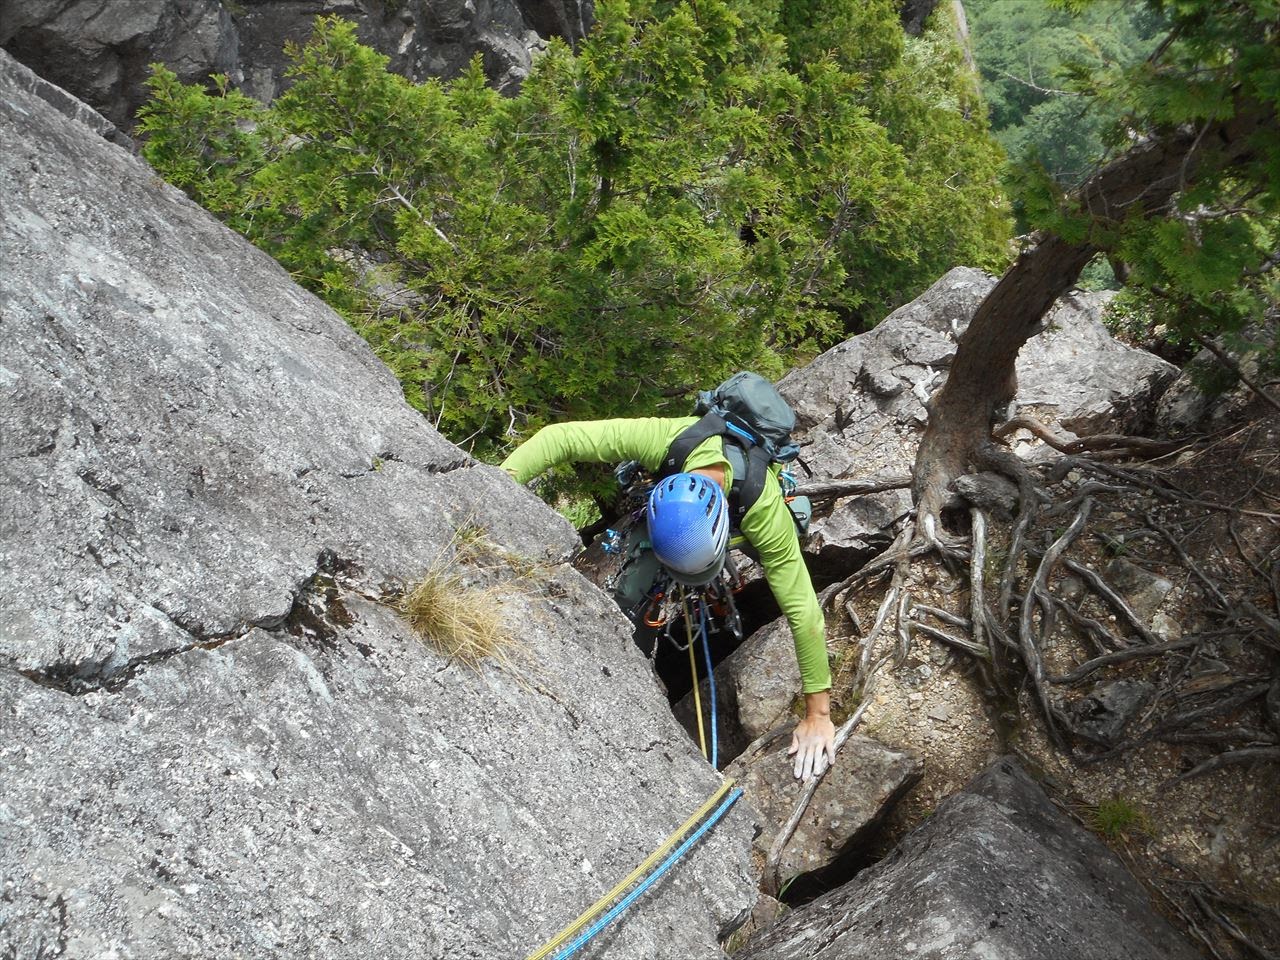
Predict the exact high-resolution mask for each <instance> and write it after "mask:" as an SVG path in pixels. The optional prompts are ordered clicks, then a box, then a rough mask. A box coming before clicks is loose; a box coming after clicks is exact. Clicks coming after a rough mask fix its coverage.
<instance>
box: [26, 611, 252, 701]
mask: <svg viewBox="0 0 1280 960" xmlns="http://www.w3.org/2000/svg"><path fill="white" fill-rule="evenodd" d="M175 623H176V621H175ZM178 626H179V627H180V628H181V624H178ZM251 628H252V625H250V626H246V627H243V628H240V629H237V630H232V631H229V632H227V633H223V634H212V635H210V636H208V637H199V638H196V639H195V640H193V642H191V643H187V644H182V645H181V646H177V647H170V648H168V649H166V650H157V651H156V652H155V653H148V654H145V655H143V656H141V657H134V658H133V659H131V660H129V661H127V662H126V663H125V664H124V666H122V667H119V668H117V669H114V670H111V671H110V672H109V673H104V672H102V668H103V665H102V664H84V663H78V664H77V663H57V664H53V665H51V666H48V667H43V668H41V669H39V670H19V671H18V673H20V674H22V675H23V676H24V677H26V678H27V679H28V680H30V681H31V682H32V683H35V684H38V685H40V686H42V687H48V688H50V689H52V690H59V691H61V692H62V693H66V694H70V695H71V696H74V697H81V696H84V695H85V694H86V693H94V692H96V691H106V692H108V693H118V692H119V691H120V690H122V689H124V688H125V687H126V686H127V685H128V684H129V682H130V681H131V680H133V679H134V678H135V677H136V676H137V675H138V673H139V672H140V671H142V670H143V669H145V668H146V667H149V666H152V665H153V664H157V663H163V662H164V661H166V660H170V659H172V658H174V657H179V656H182V655H183V654H185V653H190V652H191V651H192V650H213V649H216V648H217V647H220V646H222V645H223V644H224V643H227V642H229V641H231V640H238V639H239V638H240V637H242V636H244V635H245V634H246V633H248V632H249V630H250V629H251ZM182 629H185V628H182ZM187 632H188V633H190V631H187ZM193 636H194V635H193Z"/></svg>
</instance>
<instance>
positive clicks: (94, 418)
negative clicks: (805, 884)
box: [0, 54, 757, 958]
mask: <svg viewBox="0 0 1280 960" xmlns="http://www.w3.org/2000/svg"><path fill="white" fill-rule="evenodd" d="M29 80H30V75H29V74H28V73H27V72H26V71H25V69H24V68H22V67H20V66H18V65H16V64H15V63H13V61H11V60H10V59H9V58H8V57H7V55H3V54H0V139H2V141H3V143H4V149H3V150H0V191H3V196H4V198H5V199H4V204H3V207H2V208H0V260H2V261H3V263H4V264H5V269H4V270H3V272H0V343H3V345H4V346H3V351H2V352H0V438H2V439H0V450H2V451H3V455H2V457H0V884H2V885H0V956H4V957H24V958H25V957H38V956H50V955H54V954H57V953H60V954H61V955H65V956H68V957H108V956H119V957H139V958H141V957H148V958H150V957H209V958H217V957H278V956H317V957H352V958H356V957H359V958H367V957H388V958H393V957H442V956H449V957H473V958H492V957H516V956H525V955H527V954H528V953H529V952H531V951H532V950H534V949H536V948H537V947H538V946H539V945H540V944H541V943H542V942H543V941H544V940H546V939H547V938H549V937H550V936H551V935H553V934H554V933H555V932H557V931H558V930H559V929H560V928H561V927H562V926H563V925H565V924H566V923H568V922H569V921H570V920H572V919H573V918H574V917H576V916H577V915H578V913H579V912H581V911H582V910H583V909H585V908H586V907H587V906H588V905H589V904H591V903H592V902H593V901H595V900H596V899H597V898H598V897H599V896H600V895H601V894H602V893H604V892H605V891H606V890H608V889H609V888H610V887H611V886H612V885H613V884H614V883H615V882H616V881H617V880H618V879H620V878H621V877H623V876H625V875H626V874H627V873H628V872H630V871H631V870H632V869H633V868H634V867H635V866H636V865H637V864H638V863H639V862H640V861H642V860H643V859H644V858H645V856H646V855H648V854H649V853H650V852H651V851H652V850H653V849H654V848H655V847H657V846H658V844H659V843H660V842H661V841H662V840H663V839H664V838H666V837H667V835H668V834H669V833H670V832H671V831H672V830H674V829H675V828H676V827H677V826H678V825H679V824H680V823H682V822H683V821H684V820H685V818H686V817H688V816H689V814H690V813H692V812H693V811H694V810H695V809H697V808H698V807H699V806H700V805H701V804H702V802H703V801H704V800H705V799H706V798H707V797H708V796H709V795H710V794H711V793H712V792H713V791H714V790H715V789H716V788H717V786H718V784H719V783H720V778H719V776H718V775H717V774H716V773H715V772H714V771H713V770H711V769H710V767H709V766H708V765H707V764H706V763H704V762H703V761H702V759H701V758H700V757H699V756H698V755H697V750H696V747H695V746H694V745H693V744H692V743H691V742H690V741H689V739H688V737H687V736H686V735H685V734H684V732H683V731H682V730H681V729H680V728H679V726H678V725H677V724H676V722H675V721H674V720H673V718H672V716H671V714H670V711H669V710H668V708H667V704H666V702H665V700H664V698H663V697H662V695H661V693H660V691H659V690H658V688H657V686H656V684H655V683H654V681H653V678H652V677H651V675H650V672H649V665H648V663H647V662H646V661H645V660H644V658H643V657H642V656H641V655H640V654H639V652H638V651H637V650H636V649H635V647H634V645H633V644H632V642H631V638H630V632H629V628H628V624H627V623H626V621H625V620H624V619H623V618H622V617H621V615H620V614H619V613H618V611H617V610H616V608H615V607H614V605H613V603H612V601H611V600H610V599H609V598H608V597H607V596H605V595H604V594H602V593H601V592H600V591H598V590H597V589H596V588H594V587H592V586H590V585H589V584H588V583H587V582H586V581H585V580H583V579H582V578H581V576H579V575H578V574H577V573H576V572H575V571H573V570H572V569H571V568H570V567H569V566H568V565H567V564H566V563H565V562H564V558H566V557H567V556H568V555H569V554H570V553H571V552H572V550H573V549H574V547H575V545H576V538H575V536H574V534H573V531H572V530H571V529H570V528H569V527H568V525H567V524H565V523H564V522H563V521H562V520H560V519H559V518H558V517H557V516H556V515H555V514H554V513H552V512H551V511H550V510H548V509H547V508H546V507H544V506H543V505H542V504H541V503H540V502H539V501H537V500H536V498H534V497H533V496H532V495H531V494H530V493H528V492H527V491H525V490H522V489H521V488H519V487H518V486H517V485H515V484H514V483H512V482H511V481H510V479H509V478H508V477H507V476H506V475H505V474H503V473H502V472H501V471H499V470H497V469H496V468H492V467H486V466H483V465H481V464H478V463H476V462H475V461H473V460H472V459H471V458H469V457H468V456H467V455H466V454H464V453H463V452H462V451H461V450H459V449H458V448H456V447H454V446H453V445H451V444H449V443H448V442H447V441H445V440H444V439H443V438H442V437H440V436H439V435H438V434H437V433H435V431H433V430H432V429H431V428H430V427H429V426H428V425H427V424H426V423H425V422H424V421H423V420H422V418H421V417H419V416H418V415H417V414H416V413H414V412H413V411H412V410H411V409H409V408H408V407H407V406H406V405H405V403H404V402H403V399H402V397H401V393H400V389H399V386H398V384H397V383H396V381H395V380H394V378H393V377H392V376H391V374H390V373H389V372H388V371H387V370H386V369H385V368H384V367H383V366H382V365H381V364H380V363H379V362H378V361H377V360H376V359H375V358H374V356H373V354H372V353H371V352H370V350H369V349H368V348H367V346H366V345H365V344H364V343H363V342H362V341H361V340H360V339H359V338H358V337H357V336H356V335H355V334H354V333H353V332H352V331H351V330H350V328H349V327H348V326H347V325H346V324H345V323H344V322H343V321H342V319H341V318H340V317H338V316H337V315H336V314H334V313H333V312H332V311H331V310H329V309H328V308H327V307H326V306H324V305H323V304H322V303H321V302H320V301H319V300H317V299H316V298H315V297H313V296H311V295H310V294H308V293H306V292H304V291H302V290H301V289H300V288H298V287H297V286H295V285H294V284H293V283H292V281H291V280H290V278H289V276H288V275H287V274H286V273H285V271H284V270H283V269H281V268H280V267H279V266H278V265H277V264H275V263H274V262H273V261H272V260H271V259H270V258H269V257H267V256H266V255H264V254H262V253H260V252H259V251H257V250H255V249H254V248H253V247H251V246H250V245H249V244H248V243H247V242H245V241H243V240H242V239H240V238H239V237H237V236H236V235H234V234H233V233H232V232H230V231H229V230H227V229H225V228H224V227H222V226H221V225H220V224H218V223H217V222H216V221H215V220H214V219H213V218H211V217H210V216H208V215H207V214H205V213H204V212H202V211H201V210H200V209H198V208H197V207H196V206H195V205H194V204H192V203H191V202H189V201H188V200H187V199H186V198H185V197H183V196H182V195H181V194H180V193H179V192H177V191H176V190H173V189H171V188H170V187H167V186H166V185H164V184H163V183H162V182H161V181H160V180H159V179H158V178H157V177H156V176H155V175H154V174H153V173H152V172H151V171H150V169H148V168H147V167H146V166H145V165H144V164H143V163H142V162H141V161H140V160H138V159H136V158H134V157H132V156H130V155H129V154H128V153H126V152H125V151H123V150H121V149H119V148H117V147H114V146H112V145H111V144H109V143H107V142H106V141H105V140H103V139H102V138H101V137H100V136H98V135H96V134H95V133H94V132H93V131H92V130H90V129H89V128H88V127H85V126H83V125H81V124H79V123H77V122H76V121H74V120H72V119H69V118H67V117H65V116H63V115H61V114H59V113H58V112H56V111H55V110H54V109H53V108H52V107H51V106H50V105H49V104H48V103H46V102H45V101H44V100H41V99H39V98H37V97H35V96H33V95H31V94H29V93H27V92H26V89H27V88H28V87H29V86H30V83H29ZM459 531H465V533H466V536H465V539H466V540H467V541H468V542H472V543H474V542H477V541H478V540H481V541H483V542H484V543H486V544H487V545H488V548H489V552H488V554H487V556H488V558H489V559H488V560H487V561H486V562H485V563H480V562H478V561H467V560H464V561H463V562H461V565H460V567H459V569H460V571H461V573H462V575H463V577H464V579H465V580H466V581H467V582H468V583H475V584H477V585H484V584H493V585H497V586H498V587H500V588H501V589H502V593H503V596H502V599H501V600H500V601H497V602H498V603H499V604H500V607H501V611H500V612H501V614H502V616H503V617H504V618H505V621H506V623H507V624H508V625H509V627H510V633H511V634H512V635H513V636H514V638H515V639H516V640H517V641H518V646H517V647H516V648H515V649H513V650H511V652H510V654H509V665H508V666H505V667H504V666H499V665H496V664H494V663H489V664H487V665H485V666H484V667H483V668H482V669H481V670H480V671H479V672H473V671H471V670H469V669H467V668H466V667H464V666H462V665H461V664H460V663H458V662H456V661H453V660H450V659H448V658H446V657H445V656H443V655H442V654H440V653H438V652H437V651H436V650H435V649H434V648H432V647H431V646H430V645H426V644H424V643H422V642H420V641H419V640H418V639H417V638H416V636H415V635H413V634H412V633H411V632H410V631H409V630H408V629H407V627H406V626H405V624H404V623H403V622H402V621H401V619H400V617H399V615H398V614H397V613H396V612H395V611H394V610H393V609H392V608H391V599H392V597H393V596H394V593H395V591H396V590H397V588H398V587H399V586H400V585H402V584H403V583H405V582H409V581H412V580H413V579H415V578H417V577H419V576H420V575H421V574H422V573H423V572H424V571H425V570H426V569H427V568H428V567H430V566H431V565H432V564H433V563H439V562H447V561H449V560H450V559H451V558H452V557H453V556H454V551H455V550H456V548H457V547H458V545H459V542H460V541H459V537H458V533H459ZM750 841H751V823H750V817H749V815H748V814H747V813H746V812H745V811H740V810H737V809H735V810H733V811H731V812H730V813H729V815H728V816H727V817H726V819H725V820H724V821H723V822H722V823H721V824H720V826H718V827H717V828H716V829H715V830H714V831H712V833H711V834H710V835H709V836H708V838H707V839H706V840H705V841H704V842H703V843H702V844H701V845H699V846H698V847H697V848H695V850H694V851H693V852H692V853H691V854H690V855H689V857H688V858H687V859H686V861H685V862H684V863H683V864H682V865H681V866H680V867H679V868H678V869H677V870H676V871H675V872H673V873H672V874H671V875H670V879H669V880H668V881H666V882H665V883H664V884H663V885H662V886H660V887H659V888H658V889H657V890H655V891H654V892H653V893H651V894H650V895H649V896H648V897H646V898H644V899H642V900H641V901H639V902H638V903H637V904H636V905H635V906H634V907H632V909H631V910H630V911H628V913H627V915H626V916H625V917H624V918H623V920H622V921H621V922H620V923H619V924H618V925H617V926H616V927H614V928H611V929H610V930H609V931H608V932H606V934H605V935H604V939H605V940H606V942H607V949H608V951H609V956H611V957H613V956H617V957H632V958H649V957H654V956H664V955H665V956H673V955H678V956H681V957H694V958H698V957H707V958H712V957H719V956H721V953H720V948H719V946H718V940H719V938H720V937H721V936H722V935H723V934H724V933H726V932H727V931H728V930H729V929H731V928H732V927H733V926H734V925H735V924H736V923H737V922H738V920H739V918H740V917H744V916H745V915H746V914H747V912H749V911H750V910H751V908H752V907H753V906H754V904H755V903H756V899H757V897H756V890H755V880H754V877H752V876H751V874H750V869H749V849H750Z"/></svg>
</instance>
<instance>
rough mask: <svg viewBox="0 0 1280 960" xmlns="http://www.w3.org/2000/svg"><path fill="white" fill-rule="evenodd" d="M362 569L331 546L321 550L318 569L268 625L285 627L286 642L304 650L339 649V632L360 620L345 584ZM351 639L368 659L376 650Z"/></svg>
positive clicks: (352, 643) (351, 581)
mask: <svg viewBox="0 0 1280 960" xmlns="http://www.w3.org/2000/svg"><path fill="white" fill-rule="evenodd" d="M359 573H360V567H359V565H357V564H356V563H355V562H354V561H351V560H344V559H342V558H341V557H339V556H338V555H337V554H336V553H334V551H332V550H330V549H328V548H325V549H324V550H321V551H320V555H319V556H318V557H317V558H316V572H315V573H314V574H312V575H311V576H310V577H309V578H308V579H307V581H306V582H305V583H303V584H302V586H301V587H299V588H298V590H297V591H296V592H295V593H294V597H293V603H292V604H291V605H290V607H289V612H288V613H286V614H285V615H284V616H283V617H280V618H278V619H277V622H276V623H274V624H273V625H272V626H271V627H268V628H267V629H277V628H282V629H283V630H284V633H285V637H286V638H287V639H286V642H287V643H290V644H291V645H293V646H295V647H297V648H298V649H300V650H303V649H306V648H310V649H312V650H318V651H320V652H321V653H337V652H339V650H340V649H341V647H340V645H339V643H338V635H339V632H340V631H342V630H344V629H346V628H348V627H351V626H352V625H354V624H355V622H356V617H355V615H354V614H353V613H352V612H351V610H350V609H349V608H348V607H347V605H346V603H345V602H344V601H343V599H342V588H343V587H344V586H349V585H351V584H352V583H353V582H354V580H355V578H356V576H357V575H358V574H359ZM349 642H350V643H351V645H352V646H354V647H355V648H356V650H358V651H359V652H360V654H361V655H362V656H363V657H365V658H366V659H367V658H368V657H370V656H372V655H373V653H374V649H373V647H372V646H370V645H369V644H367V643H360V642H358V641H354V640H351V641H349Z"/></svg>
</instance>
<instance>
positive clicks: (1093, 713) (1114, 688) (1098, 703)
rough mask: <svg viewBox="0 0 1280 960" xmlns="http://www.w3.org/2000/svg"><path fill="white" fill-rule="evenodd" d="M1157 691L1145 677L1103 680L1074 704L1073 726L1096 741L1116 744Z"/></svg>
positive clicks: (1072, 708) (1072, 713) (1071, 708)
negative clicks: (1103, 681) (1142, 678)
mask: <svg viewBox="0 0 1280 960" xmlns="http://www.w3.org/2000/svg"><path fill="white" fill-rule="evenodd" d="M1155 692H1156V688H1155V687H1154V686H1152V685H1151V684H1150V683H1147V682H1146V681H1145V680H1113V681H1110V682H1108V683H1100V684H1098V685H1097V686H1095V687H1094V688H1093V689H1092V690H1090V691H1089V692H1088V693H1087V694H1085V696H1083V697H1081V698H1080V699H1079V700H1076V701H1075V702H1074V703H1072V704H1071V706H1070V712H1071V716H1072V720H1073V725H1074V728H1075V729H1076V730H1078V731H1079V732H1081V733H1084V734H1086V735H1088V736H1089V737H1091V738H1093V739H1094V740H1095V741H1097V742H1100V743H1104V744H1110V745H1115V744H1117V743H1119V742H1120V739H1121V735H1122V734H1123V733H1124V729H1125V727H1127V726H1128V725H1129V721H1130V720H1132V719H1133V717H1134V715H1135V714H1136V713H1137V712H1138V711H1139V710H1141V709H1142V708H1143V707H1145V706H1146V705H1147V703H1148V702H1149V701H1150V700H1151V698H1152V696H1154V695H1155Z"/></svg>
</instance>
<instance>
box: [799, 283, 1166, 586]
mask: <svg viewBox="0 0 1280 960" xmlns="http://www.w3.org/2000/svg"><path fill="white" fill-rule="evenodd" d="M995 282H996V281H995V279H994V278H992V277H990V276H988V275H987V274H985V273H983V272H982V271H980V270H974V269H971V268H968V267H957V268H956V269H954V270H952V271H950V272H949V273H948V274H946V276H944V277H942V279H940V280H939V281H938V282H937V283H935V284H934V285H933V286H932V287H930V288H929V289H928V290H927V291H925V292H924V293H923V294H921V295H920V296H919V297H918V298H917V299H915V300H914V301H912V302H911V303H909V304H906V305H905V306H903V307H901V308H899V309H898V310H895V311H894V312H893V313H892V314H890V315H889V316H888V317H886V318H885V319H884V321H883V322H881V323H880V325H879V326H877V327H876V328H875V329H873V330H871V331H870V332H868V333H865V334H862V335H860V336H857V337H854V338H852V339H851V340H848V341H846V342H845V343H842V344H840V345H838V346H836V347H833V348H832V349H831V350H828V351H827V352H826V353H824V354H822V355H821V356H819V357H818V358H817V359H816V360H814V361H813V363H811V364H809V366H807V367H803V368H800V369H797V370H794V371H792V372H791V373H789V374H788V375H787V376H786V377H784V378H783V379H782V380H781V381H780V382H779V384H778V389H779V390H780V391H781V392H782V394H783V396H785V397H786V398H787V400H788V401H790V402H791V404H792V405H793V406H794V407H795V408H796V411H797V422H798V425H799V427H800V428H801V429H802V430H804V431H806V432H807V439H808V440H809V441H810V443H809V444H808V446H806V447H805V448H804V452H803V454H802V456H803V457H804V460H805V462H806V463H807V464H808V465H809V467H810V469H812V470H813V472H814V475H815V479H828V478H846V477H869V476H873V475H876V474H905V473H909V472H910V469H911V465H912V463H913V460H914V457H915V450H916V446H917V444H918V442H919V439H920V434H921V432H922V431H923V429H924V426H925V424H926V421H927V416H926V413H925V408H924V404H925V401H927V400H928V398H929V396H930V395H931V394H932V393H933V392H934V391H935V390H937V389H938V388H939V387H940V386H941V385H942V381H943V379H944V378H945V375H946V370H947V368H948V367H949V366H950V365H951V359H952V357H953V356H954V355H955V349H956V339H957V338H958V337H959V336H960V335H961V334H962V333H963V332H964V331H965V330H966V329H967V328H968V326H969V322H970V321H971V320H972V319H973V315H974V313H975V312H976V311H977V309H978V306H979V304H981V303H982V300H983V299H984V298H985V297H986V295H987V294H988V293H989V292H990V291H991V289H992V287H994V286H995ZM1108 299H1109V295H1107V294H1085V293H1073V294H1070V295H1068V296H1066V297H1064V298H1062V300H1060V301H1059V302H1058V303H1057V304H1056V305H1055V306H1054V308H1053V309H1052V310H1051V311H1050V313H1049V315H1048V317H1047V319H1046V328H1045V330H1044V332H1042V333H1041V334H1039V335H1038V336H1036V337H1033V338H1032V339H1031V340H1030V341H1028V343H1027V345H1026V346H1025V347H1024V348H1023V349H1022V352H1021V353H1020V355H1019V357H1018V363H1017V372H1018V383H1019V389H1018V396H1017V407H1018V411H1019V412H1023V413H1028V414H1032V415H1035V416H1037V417H1039V418H1041V419H1044V420H1045V421H1046V422H1049V423H1050V424H1059V425H1060V426H1061V427H1063V428H1065V429H1067V430H1070V431H1075V432H1077V433H1096V432H1099V431H1101V430H1103V429H1104V428H1107V429H1110V428H1117V429H1119V428H1136V427H1142V426H1145V425H1146V424H1147V423H1149V422H1150V418H1151V414H1152V408H1153V406H1154V403H1155V398H1156V397H1157V396H1158V395H1159V391H1160V390H1161V389H1162V387H1163V386H1164V385H1165V384H1166V383H1167V382H1168V381H1169V379H1170V378H1171V377H1172V376H1173V375H1174V374H1175V373H1176V370H1175V368H1174V367H1173V366H1171V365H1170V364H1168V363H1165V362H1164V361H1163V360H1161V359H1159V358H1158V357H1156V356H1154V355H1152V354H1150V353H1147V352H1146V351H1144V350H1135V349H1133V348H1131V347H1127V346H1124V345H1123V344H1121V343H1119V342H1117V341H1116V340H1114V339H1113V338H1112V337H1111V336H1110V334H1109V333H1108V332H1107V329H1106V327H1105V326H1104V325H1103V324H1102V321H1101V320H1100V319H1099V317H1100V315H1101V312H1102V309H1103V307H1104V306H1105V305H1106V302H1107V300H1108ZM833 411H834V412H833ZM909 505H910V499H909V497H908V496H907V495H906V493H905V492H904V491H888V492H885V493H878V494H871V495H869V496H865V497H851V498H847V499H844V500H840V501H838V502H836V503H835V504H834V506H832V507H830V508H828V510H827V511H826V512H825V513H824V512H823V511H822V509H821V508H819V511H818V513H817V514H816V515H815V519H814V522H813V524H812V526H811V528H810V530H811V533H810V537H811V540H810V548H811V550H812V551H814V552H816V553H817V555H818V557H819V559H820V561H821V563H822V564H823V565H824V566H825V567H828V568H832V569H833V572H835V573H837V574H838V573H839V569H840V568H843V569H844V570H846V571H847V570H849V569H853V568H854V567H856V566H857V565H858V564H859V563H861V562H863V561H864V560H866V559H867V558H868V556H869V554H870V553H871V552H873V551H874V550H876V549H878V548H879V547H881V546H883V544H884V543H885V542H886V541H887V539H889V538H891V532H890V531H889V530H887V529H886V520H891V519H893V518H896V517H899V516H901V515H902V513H903V512H904V511H905V510H906V509H907V508H908V507H909Z"/></svg>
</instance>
